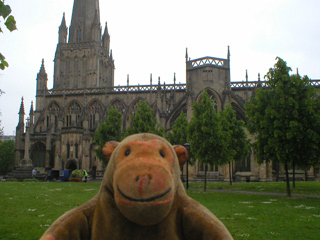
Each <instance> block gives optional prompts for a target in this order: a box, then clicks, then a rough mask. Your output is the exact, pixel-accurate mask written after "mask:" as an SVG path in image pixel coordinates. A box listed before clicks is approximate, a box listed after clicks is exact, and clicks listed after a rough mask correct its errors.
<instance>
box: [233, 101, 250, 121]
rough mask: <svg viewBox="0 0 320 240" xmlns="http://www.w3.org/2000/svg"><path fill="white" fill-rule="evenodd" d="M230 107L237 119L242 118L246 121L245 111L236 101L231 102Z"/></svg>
mask: <svg viewBox="0 0 320 240" xmlns="http://www.w3.org/2000/svg"><path fill="white" fill-rule="evenodd" d="M231 107H232V109H233V110H234V111H235V112H236V118H237V119H238V120H243V121H244V122H247V120H246V113H245V111H244V110H243V109H242V108H241V107H240V106H239V104H237V103H236V102H231Z"/></svg>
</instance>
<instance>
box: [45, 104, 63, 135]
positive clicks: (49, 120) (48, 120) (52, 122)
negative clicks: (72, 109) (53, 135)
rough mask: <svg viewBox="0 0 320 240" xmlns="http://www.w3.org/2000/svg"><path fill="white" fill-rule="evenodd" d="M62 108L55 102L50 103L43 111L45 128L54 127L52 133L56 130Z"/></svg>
mask: <svg viewBox="0 0 320 240" xmlns="http://www.w3.org/2000/svg"><path fill="white" fill-rule="evenodd" d="M62 109H63V108H62V107H61V105H60V104H59V102H57V101H56V100H53V101H51V102H50V103H49V104H48V106H47V107H46V110H45V116H44V117H45V119H44V120H45V126H46V128H47V129H49V128H51V127H54V131H56V130H57V128H58V122H59V120H60V119H61V118H62V113H63V110H62Z"/></svg>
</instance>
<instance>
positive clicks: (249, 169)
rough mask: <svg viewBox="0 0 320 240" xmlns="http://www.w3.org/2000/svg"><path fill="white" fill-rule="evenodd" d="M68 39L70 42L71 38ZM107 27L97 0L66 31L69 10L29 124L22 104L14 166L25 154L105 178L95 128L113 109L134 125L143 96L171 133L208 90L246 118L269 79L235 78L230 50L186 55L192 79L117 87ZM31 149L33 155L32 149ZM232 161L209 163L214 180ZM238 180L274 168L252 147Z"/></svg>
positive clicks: (43, 167)
mask: <svg viewBox="0 0 320 240" xmlns="http://www.w3.org/2000/svg"><path fill="white" fill-rule="evenodd" d="M68 37H69V39H68V41H67V38H68ZM109 45H110V36H109V33H108V28H107V25H105V29H104V34H103V35H102V34H101V25H100V13H99V1H98V0H78V1H75V3H74V7H73V14H72V21H71V25H70V27H69V34H68V28H67V26H66V22H65V17H64V15H63V18H62V22H61V25H60V28H59V42H58V45H57V49H56V54H55V59H54V86H53V88H52V89H48V88H47V81H48V78H47V74H46V71H45V65H44V61H42V64H41V67H40V71H39V73H38V76H37V90H36V108H35V110H34V109H33V103H31V108H30V113H29V118H28V120H27V123H26V128H25V123H24V116H25V111H24V102H23V99H22V101H21V107H20V112H19V123H18V126H17V129H16V149H15V163H16V166H17V167H21V166H23V165H25V164H26V161H25V160H26V159H25V158H26V157H27V158H28V159H29V158H30V159H31V160H32V164H33V166H34V167H36V168H37V169H38V170H39V171H40V172H42V173H45V172H46V171H47V170H49V169H52V168H54V169H77V168H78V169H87V170H88V171H89V172H91V174H92V175H93V176H101V175H102V173H103V167H102V164H101V162H100V161H99V160H98V159H97V158H96V156H95V154H94V149H95V144H94V141H93V139H94V131H95V130H96V128H97V126H98V125H99V123H100V121H101V120H103V119H105V117H106V115H107V113H108V109H109V108H110V107H111V106H114V107H116V108H117V109H118V111H120V112H121V113H122V116H123V128H126V127H127V126H129V125H130V116H132V115H133V114H134V113H135V111H136V110H137V103H138V102H139V100H141V99H144V100H146V101H147V102H148V104H149V105H150V106H151V107H152V108H153V109H154V112H155V116H156V117H157V120H158V122H159V123H160V124H161V125H162V126H163V127H164V128H165V129H166V130H170V129H171V128H172V126H173V124H174V122H175V119H176V118H177V117H178V116H179V115H180V113H181V112H182V111H183V112H186V113H187V116H188V119H189V120H190V119H191V117H192V104H193V102H194V101H199V99H200V98H201V93H202V91H203V90H204V89H206V90H207V91H208V93H209V95H210V97H211V99H212V101H213V102H214V104H215V108H216V109H217V111H219V110H221V109H223V108H224V107H225V106H226V104H228V103H231V105H232V107H233V109H234V110H235V111H236V113H237V117H238V118H239V119H242V120H245V111H244V103H245V102H246V101H247V100H248V99H249V97H251V96H254V92H255V89H256V88H257V87H260V86H263V84H264V83H263V82H261V81H260V77H259V79H258V81H255V82H248V79H246V82H230V53H229V49H228V51H227V57H226V58H215V57H204V58H200V59H193V60H192V59H189V58H188V52H186V83H183V84H180V83H179V84H177V83H176V79H175V76H174V80H173V83H172V84H160V79H159V81H158V83H156V84H153V79H152V75H151V76H150V85H137V86H131V85H129V80H128V83H127V85H126V86H119V87H115V86H114V69H115V66H114V60H113V57H112V51H111V50H110V47H109ZM26 151H27V152H28V154H26ZM228 168H229V166H225V167H218V166H209V169H208V170H209V171H208V173H209V179H211V180H215V181H227V180H228V178H229V171H228ZM189 173H190V174H191V178H193V179H201V178H202V177H203V174H204V166H202V165H201V164H199V163H197V164H196V166H195V167H190V171H189ZM232 173H233V177H234V178H235V179H236V180H239V181H269V180H271V179H272V166H271V165H270V164H263V165H261V166H259V165H258V164H257V163H256V162H255V161H254V154H253V152H252V153H251V155H250V156H249V157H248V158H247V159H244V160H243V161H241V162H238V163H236V164H234V165H233V166H232Z"/></svg>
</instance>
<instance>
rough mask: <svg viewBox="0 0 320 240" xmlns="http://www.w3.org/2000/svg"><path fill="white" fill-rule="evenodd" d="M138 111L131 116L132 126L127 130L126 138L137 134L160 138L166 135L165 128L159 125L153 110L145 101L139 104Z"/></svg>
mask: <svg viewBox="0 0 320 240" xmlns="http://www.w3.org/2000/svg"><path fill="white" fill-rule="evenodd" d="M137 107H138V109H137V111H136V113H135V114H134V115H132V116H131V126H130V127H127V128H126V132H125V136H129V135H132V134H136V133H153V134H157V135H159V136H163V135H164V128H162V127H160V126H159V124H157V119H156V117H155V116H154V111H153V109H152V108H151V107H150V106H149V105H148V103H147V102H146V101H145V100H140V101H139V103H138V104H137Z"/></svg>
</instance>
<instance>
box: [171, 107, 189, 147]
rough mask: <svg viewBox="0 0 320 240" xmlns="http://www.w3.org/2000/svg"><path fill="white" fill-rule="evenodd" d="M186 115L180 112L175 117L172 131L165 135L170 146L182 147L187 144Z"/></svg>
mask: <svg viewBox="0 0 320 240" xmlns="http://www.w3.org/2000/svg"><path fill="white" fill-rule="evenodd" d="M188 125H189V123H188V119H187V114H186V113H184V112H181V113H180V115H179V117H177V119H176V121H175V122H174V125H173V127H172V130H171V131H170V132H168V133H167V139H168V141H169V142H170V143H171V144H172V145H184V144H185V143H187V142H188V140H187V136H188V134H187V129H188Z"/></svg>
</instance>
